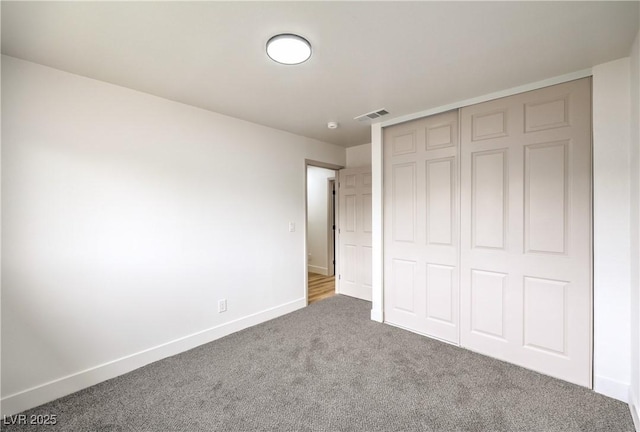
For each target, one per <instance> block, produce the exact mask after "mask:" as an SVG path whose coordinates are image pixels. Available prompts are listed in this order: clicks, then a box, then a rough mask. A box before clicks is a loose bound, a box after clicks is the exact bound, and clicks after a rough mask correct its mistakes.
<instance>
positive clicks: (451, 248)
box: [384, 111, 459, 343]
mask: <svg viewBox="0 0 640 432" xmlns="http://www.w3.org/2000/svg"><path fill="white" fill-rule="evenodd" d="M384 143H385V153H384V160H385V166H384V190H385V195H384V200H385V201H384V208H385V213H384V233H385V235H384V245H385V258H384V274H385V285H384V286H385V290H384V293H385V298H384V316H385V321H386V322H388V323H391V324H395V325H397V326H400V327H404V328H408V329H411V330H414V331H417V332H419V333H423V334H426V335H429V336H432V337H436V338H439V339H442V340H446V341H448V342H453V343H457V342H458V312H459V308H458V292H459V290H458V274H459V272H458V246H457V245H458V209H457V207H458V206H457V197H458V183H457V178H458V175H457V171H458V158H457V154H458V115H457V112H456V111H454V112H448V113H444V114H439V115H437V116H433V117H429V118H425V119H420V120H417V121H413V122H410V123H405V124H401V125H397V126H394V127H393V128H388V129H386V130H385V135H384Z"/></svg>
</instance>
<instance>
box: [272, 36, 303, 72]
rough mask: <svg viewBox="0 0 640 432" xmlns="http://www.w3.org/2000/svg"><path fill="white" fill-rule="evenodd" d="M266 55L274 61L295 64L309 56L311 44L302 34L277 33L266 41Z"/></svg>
mask: <svg viewBox="0 0 640 432" xmlns="http://www.w3.org/2000/svg"><path fill="white" fill-rule="evenodd" d="M267 55H268V56H269V57H270V58H271V60H273V61H275V62H278V63H282V64H286V65H296V64H300V63H303V62H305V61H307V60H308V59H309V57H311V44H310V43H309V41H308V40H306V39H305V38H303V37H302V36H298V35H295V34H290V33H284V34H279V35H275V36H274V37H272V38H271V39H269V41H268V42H267Z"/></svg>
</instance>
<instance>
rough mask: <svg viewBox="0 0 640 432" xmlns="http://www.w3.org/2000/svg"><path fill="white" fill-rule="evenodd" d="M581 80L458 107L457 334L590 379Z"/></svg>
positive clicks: (586, 147)
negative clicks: (459, 148) (459, 145)
mask: <svg viewBox="0 0 640 432" xmlns="http://www.w3.org/2000/svg"><path fill="white" fill-rule="evenodd" d="M590 89H591V87H590V80H589V79H582V80H578V81H572V82H569V83H565V84H561V85H557V86H553V87H549V88H545V89H541V90H537V91H532V92H528V93H523V94H519V95H515V96H511V97H508V98H503V99H498V100H495V101H490V102H486V103H482V104H478V105H474V106H470V107H466V108H463V109H462V110H461V111H460V123H461V129H460V130H461V249H460V252H461V264H460V272H461V273H460V287H461V344H462V345H463V346H464V347H467V348H470V349H472V350H474V351H478V352H480V353H484V354H487V355H490V356H492V357H497V358H500V359H503V360H506V361H509V362H512V363H515V364H518V365H521V366H524V367H527V368H530V369H533V370H537V371H540V372H543V373H545V374H548V375H551V376H555V377H558V378H561V379H564V380H566V381H570V382H573V383H576V384H580V385H583V386H588V387H590V386H591V340H592V339H591V338H592V336H591V328H592V324H591V299H592V289H591V213H592V210H591V123H590V122H591V96H590Z"/></svg>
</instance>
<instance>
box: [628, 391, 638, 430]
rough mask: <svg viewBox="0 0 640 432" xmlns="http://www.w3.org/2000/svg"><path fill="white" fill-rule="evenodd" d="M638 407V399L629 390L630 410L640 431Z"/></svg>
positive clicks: (634, 423)
mask: <svg viewBox="0 0 640 432" xmlns="http://www.w3.org/2000/svg"><path fill="white" fill-rule="evenodd" d="M638 408H639V406H638V399H637V397H636V396H635V395H634V394H633V392H632V391H631V390H629V410H630V411H631V418H632V419H633V425H634V426H635V428H636V430H637V431H640V412H638Z"/></svg>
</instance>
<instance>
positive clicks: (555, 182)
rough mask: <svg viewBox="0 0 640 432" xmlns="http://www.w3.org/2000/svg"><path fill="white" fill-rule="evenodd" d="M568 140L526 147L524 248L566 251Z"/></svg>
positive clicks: (546, 251)
mask: <svg viewBox="0 0 640 432" xmlns="http://www.w3.org/2000/svg"><path fill="white" fill-rule="evenodd" d="M568 146H569V142H568V141H560V142H555V143H544V144H535V145H529V146H526V147H525V160H524V165H525V179H524V207H525V233H524V235H525V249H526V252H528V253H552V254H564V253H565V252H566V243H567V235H566V234H567V222H568V219H567V211H568V204H569V203H568V199H567V198H568V196H567V195H568V185H569V178H568V176H569V172H568V166H567V162H568Z"/></svg>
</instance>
